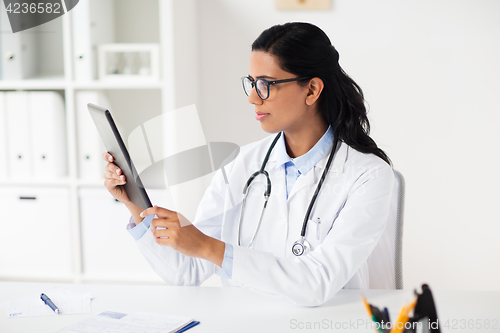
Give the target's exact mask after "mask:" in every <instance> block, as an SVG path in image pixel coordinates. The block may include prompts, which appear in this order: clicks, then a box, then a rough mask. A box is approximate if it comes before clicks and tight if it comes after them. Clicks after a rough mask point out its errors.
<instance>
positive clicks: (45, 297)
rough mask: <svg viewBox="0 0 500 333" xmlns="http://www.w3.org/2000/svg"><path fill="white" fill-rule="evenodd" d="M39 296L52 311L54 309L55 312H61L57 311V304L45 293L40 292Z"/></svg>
mask: <svg viewBox="0 0 500 333" xmlns="http://www.w3.org/2000/svg"><path fill="white" fill-rule="evenodd" d="M40 298H41V299H42V301H43V302H44V303H45V304H47V305H48V306H50V308H51V309H52V311H54V312H55V313H56V314H59V313H60V312H61V311H59V309H58V308H57V306H56V305H55V304H54V303H53V302H52V301H51V300H50V298H49V297H48V296H47V295H45V294H41V295H40Z"/></svg>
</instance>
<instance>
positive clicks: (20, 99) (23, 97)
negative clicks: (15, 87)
mask: <svg viewBox="0 0 500 333" xmlns="http://www.w3.org/2000/svg"><path fill="white" fill-rule="evenodd" d="M5 97H6V98H5V101H6V110H7V137H8V148H7V149H8V157H9V170H10V177H11V178H12V179H26V178H32V176H33V167H32V163H33V160H32V149H33V148H32V145H31V131H30V120H29V109H28V92H24V91H16V92H6V93H5Z"/></svg>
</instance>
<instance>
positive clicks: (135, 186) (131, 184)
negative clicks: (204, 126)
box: [87, 103, 153, 209]
mask: <svg viewBox="0 0 500 333" xmlns="http://www.w3.org/2000/svg"><path fill="white" fill-rule="evenodd" d="M87 107H88V109H89V112H90V115H91V116H92V119H93V120H94V124H95V125H96V127H97V131H98V132H99V135H100V136H101V139H102V141H103V143H104V147H105V148H106V150H107V151H108V152H109V153H110V154H111V155H112V156H113V158H114V161H113V163H114V164H116V166H118V167H119V168H120V169H121V170H122V174H123V175H125V179H126V181H127V182H126V183H125V185H122V186H124V189H125V192H126V193H127V195H128V198H129V199H130V201H132V202H133V203H134V204H136V205H137V206H139V207H141V208H142V209H146V208H149V207H153V205H152V204H151V200H149V196H148V194H147V192H146V189H145V188H144V185H143V184H142V181H141V178H140V177H139V174H138V173H137V170H136V169H135V166H134V163H133V162H132V159H131V158H130V154H129V152H128V150H127V147H125V143H124V142H123V140H122V137H121V135H120V132H119V131H118V128H117V127H116V124H115V122H114V120H113V117H112V116H111V113H110V112H109V110H107V109H106V108H103V107H101V106H98V105H95V104H92V103H88V104H87Z"/></svg>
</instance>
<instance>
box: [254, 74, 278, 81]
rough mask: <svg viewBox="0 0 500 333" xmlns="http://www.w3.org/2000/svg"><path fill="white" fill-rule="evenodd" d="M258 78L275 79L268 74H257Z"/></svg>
mask: <svg viewBox="0 0 500 333" xmlns="http://www.w3.org/2000/svg"><path fill="white" fill-rule="evenodd" d="M257 78H258V79H271V80H276V78H274V77H272V76H269V75H259V76H257Z"/></svg>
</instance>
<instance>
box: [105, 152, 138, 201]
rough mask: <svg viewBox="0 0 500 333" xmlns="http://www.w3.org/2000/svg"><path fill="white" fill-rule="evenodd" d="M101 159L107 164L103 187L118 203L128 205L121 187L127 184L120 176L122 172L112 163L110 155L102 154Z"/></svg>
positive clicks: (123, 177)
mask: <svg viewBox="0 0 500 333" xmlns="http://www.w3.org/2000/svg"><path fill="white" fill-rule="evenodd" d="M102 158H103V159H104V160H105V161H106V162H108V164H107V165H106V167H105V170H106V173H105V174H104V186H105V187H106V189H107V190H108V191H109V193H111V195H112V196H113V197H114V198H115V199H116V200H118V201H121V202H123V203H124V204H126V205H127V204H130V203H131V201H130V199H129V198H128V195H127V192H125V189H124V188H123V185H125V183H126V182H127V180H126V179H125V176H124V175H123V174H122V170H121V169H120V168H119V167H118V166H117V165H116V164H114V163H112V162H113V161H114V158H113V156H111V154H110V153H104V154H102Z"/></svg>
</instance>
